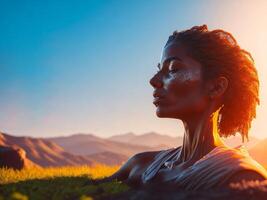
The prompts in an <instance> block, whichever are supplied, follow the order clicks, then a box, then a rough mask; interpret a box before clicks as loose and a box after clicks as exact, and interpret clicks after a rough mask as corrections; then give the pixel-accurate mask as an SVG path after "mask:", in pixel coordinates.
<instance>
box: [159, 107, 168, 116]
mask: <svg viewBox="0 0 267 200" xmlns="http://www.w3.org/2000/svg"><path fill="white" fill-rule="evenodd" d="M156 115H157V116H158V117H159V118H168V117H170V113H168V112H166V110H164V109H163V108H160V107H157V109H156Z"/></svg>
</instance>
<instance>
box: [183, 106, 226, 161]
mask: <svg viewBox="0 0 267 200" xmlns="http://www.w3.org/2000/svg"><path fill="white" fill-rule="evenodd" d="M209 110H212V109H209ZM209 110H207V111H206V112H205V113H202V114H201V115H199V116H197V117H196V118H195V119H192V118H191V119H190V120H183V124H184V128H185V133H184V138H183V145H182V149H181V153H180V155H179V161H181V162H186V163H188V165H190V164H192V163H194V162H196V161H197V160H199V159H200V158H202V157H203V156H204V155H206V154H207V153H209V152H210V151H211V150H212V149H214V148H215V147H217V146H222V145H224V143H223V141H222V140H221V138H220V135H219V133H218V127H217V122H218V114H219V109H218V110H217V111H216V112H213V113H212V112H209Z"/></svg>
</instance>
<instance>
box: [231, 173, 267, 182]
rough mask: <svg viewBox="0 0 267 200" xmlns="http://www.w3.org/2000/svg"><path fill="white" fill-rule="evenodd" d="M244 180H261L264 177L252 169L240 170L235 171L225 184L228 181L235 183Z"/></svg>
mask: <svg viewBox="0 0 267 200" xmlns="http://www.w3.org/2000/svg"><path fill="white" fill-rule="evenodd" d="M242 180H244V181H256V180H258V181H263V180H265V178H264V177H263V176H262V175H260V174H259V173H257V172H256V171H253V170H242V171H238V172H237V173H235V174H234V175H233V176H231V178H230V179H229V180H228V181H227V185H229V184H230V183H237V182H242Z"/></svg>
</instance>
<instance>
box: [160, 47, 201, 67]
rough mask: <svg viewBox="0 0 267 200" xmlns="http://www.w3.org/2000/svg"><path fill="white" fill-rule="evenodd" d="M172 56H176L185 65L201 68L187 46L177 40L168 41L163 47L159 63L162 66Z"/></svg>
mask: <svg viewBox="0 0 267 200" xmlns="http://www.w3.org/2000/svg"><path fill="white" fill-rule="evenodd" d="M172 58H177V59H178V61H180V62H181V63H183V64H184V65H186V66H187V67H194V68H199V69H201V64H200V62H198V61H197V60H195V59H194V58H193V57H192V56H190V54H189V53H188V51H187V48H186V47H185V46H184V45H183V44H181V43H178V42H175V43H170V44H168V45H167V46H165V47H164V49H163V52H162V55H161V61H160V62H161V65H162V66H163V65H164V64H165V63H166V62H168V61H169V60H170V59H172Z"/></svg>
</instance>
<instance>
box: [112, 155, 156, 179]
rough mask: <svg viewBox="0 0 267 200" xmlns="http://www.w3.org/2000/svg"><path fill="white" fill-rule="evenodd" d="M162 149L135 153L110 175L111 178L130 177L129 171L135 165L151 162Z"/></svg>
mask: <svg viewBox="0 0 267 200" xmlns="http://www.w3.org/2000/svg"><path fill="white" fill-rule="evenodd" d="M159 152H161V151H146V152H141V153H137V154H135V155H133V156H132V157H130V158H129V159H128V160H127V161H126V162H125V163H124V164H123V165H122V166H121V167H120V169H119V170H118V171H117V172H115V173H114V174H113V175H112V176H110V177H108V179H109V180H113V179H117V180H125V179H127V178H128V176H129V173H130V172H131V171H132V169H133V168H134V167H135V166H139V165H144V164H147V163H149V162H151V161H152V160H153V159H154V157H155V156H156V155H157V154H158V153H159Z"/></svg>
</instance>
